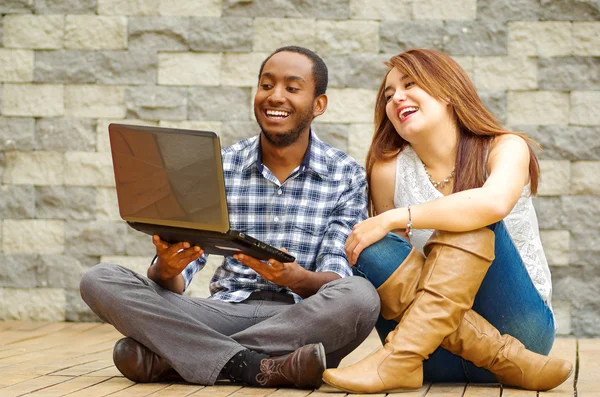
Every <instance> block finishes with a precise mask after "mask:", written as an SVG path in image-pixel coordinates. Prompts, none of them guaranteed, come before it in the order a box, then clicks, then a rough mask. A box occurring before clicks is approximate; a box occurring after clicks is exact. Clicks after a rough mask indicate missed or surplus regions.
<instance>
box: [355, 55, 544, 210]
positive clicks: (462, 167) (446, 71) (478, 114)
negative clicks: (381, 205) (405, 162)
mask: <svg viewBox="0 0 600 397" xmlns="http://www.w3.org/2000/svg"><path fill="white" fill-rule="evenodd" d="M385 64H386V65H387V66H388V67H389V68H390V70H391V69H392V68H396V69H398V70H399V71H400V72H401V73H402V74H403V75H406V76H408V77H409V78H410V79H411V80H412V81H414V82H415V83H416V84H417V85H418V86H419V87H420V88H421V89H423V90H424V91H425V92H427V93H428V94H429V95H431V96H432V97H433V98H436V99H438V100H448V99H449V102H450V104H451V105H452V106H451V109H452V112H453V114H454V121H455V123H456V126H457V127H458V129H459V137H458V147H457V153H456V160H455V161H456V162H455V170H456V171H455V176H454V188H453V192H460V191H463V190H467V189H473V188H478V187H481V186H483V183H484V182H485V161H486V157H487V152H488V150H489V147H490V143H491V141H492V140H493V139H494V137H495V136H496V135H502V134H515V135H519V136H521V137H522V138H524V139H525V141H526V142H527V143H528V145H529V156H530V160H529V177H530V183H531V193H532V194H535V193H536V192H537V188H538V182H539V164H538V160H537V157H536V155H535V153H534V152H533V150H532V146H537V144H536V143H535V142H534V141H533V140H531V139H530V138H528V137H526V136H524V135H522V134H519V133H516V132H512V131H507V130H505V129H503V128H502V127H501V126H500V124H499V122H498V121H497V120H496V118H495V117H494V116H493V115H492V114H491V113H490V112H489V111H488V110H487V109H486V108H485V106H483V104H482V103H481V99H480V98H479V96H478V95H477V91H476V90H475V86H474V85H473V82H472V81H471V79H470V78H469V76H468V75H467V74H466V73H465V71H464V70H463V68H462V67H461V66H460V65H459V64H458V63H456V61H454V60H453V59H452V58H450V57H449V56H448V55H446V54H444V53H442V52H440V51H436V50H428V49H413V50H409V51H406V52H403V53H401V54H398V55H395V56H393V57H392V58H390V60H389V61H388V62H386V63H385ZM386 77H387V75H386ZM385 81H386V79H385V78H384V79H383V82H382V83H381V86H380V87H379V91H378V93H377V102H376V104H375V133H374V134H373V140H372V142H371V146H370V148H369V151H368V153H367V161H366V168H367V180H368V181H369V185H370V184H371V173H372V171H373V165H374V164H375V162H377V161H385V160H390V159H392V158H393V157H395V156H396V155H397V154H398V153H399V152H400V151H402V149H403V148H404V147H405V146H406V145H408V142H407V141H406V140H404V139H403V138H401V137H400V135H399V134H398V133H397V132H396V130H395V129H394V126H393V125H392V123H391V122H390V120H389V119H388V117H387V114H386V111H385V107H386V103H387V102H386V98H385V93H384V91H385ZM369 196H370V194H369ZM369 202H370V207H371V210H372V202H371V198H370V197H369Z"/></svg>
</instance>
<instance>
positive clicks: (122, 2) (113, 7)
mask: <svg viewBox="0 0 600 397" xmlns="http://www.w3.org/2000/svg"><path fill="white" fill-rule="evenodd" d="M96 1H97V2H98V15H159V3H160V0H144V1H139V0H96Z"/></svg>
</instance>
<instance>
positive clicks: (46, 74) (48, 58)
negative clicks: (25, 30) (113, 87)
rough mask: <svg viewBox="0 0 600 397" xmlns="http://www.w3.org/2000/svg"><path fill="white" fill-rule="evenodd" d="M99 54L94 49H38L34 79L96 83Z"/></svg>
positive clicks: (50, 81)
mask: <svg viewBox="0 0 600 397" xmlns="http://www.w3.org/2000/svg"><path fill="white" fill-rule="evenodd" d="M98 61H99V56H98V53H96V52H93V51H64V50H58V51H36V53H35V67H34V75H33V76H34V77H33V78H34V81H36V82H38V83H95V82H96V81H97V78H98V77H97V72H98V70H97V67H98Z"/></svg>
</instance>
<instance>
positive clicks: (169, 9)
mask: <svg viewBox="0 0 600 397" xmlns="http://www.w3.org/2000/svg"><path fill="white" fill-rule="evenodd" d="M158 4H159V5H158V10H159V13H160V15H177V16H182V17H220V16H221V0H194V1H189V0H159V3H158Z"/></svg>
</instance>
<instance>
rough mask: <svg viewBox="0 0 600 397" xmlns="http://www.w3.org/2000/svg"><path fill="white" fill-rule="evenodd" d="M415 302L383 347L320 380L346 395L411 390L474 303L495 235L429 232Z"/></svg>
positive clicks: (486, 231)
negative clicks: (434, 354)
mask: <svg viewBox="0 0 600 397" xmlns="http://www.w3.org/2000/svg"><path fill="white" fill-rule="evenodd" d="M425 253H426V254H427V258H426V260H425V264H424V267H423V272H422V275H421V279H420V280H419V283H418V286H417V292H416V295H415V298H414V301H413V302H412V304H411V305H410V307H409V308H408V309H407V310H406V312H405V313H404V315H403V316H402V318H401V320H400V323H399V324H398V326H397V327H396V329H395V330H394V331H392V332H390V334H389V335H388V336H387V338H386V343H385V345H384V346H383V347H382V348H381V349H378V350H377V351H376V352H374V353H373V354H371V355H370V356H368V357H366V358H364V359H363V360H361V361H359V362H357V363H355V364H353V365H351V366H349V367H345V368H340V369H329V370H327V371H325V373H324V374H323V380H324V381H325V382H326V383H328V384H329V385H331V386H334V387H336V388H338V389H341V390H344V391H347V392H351V393H381V392H392V391H398V390H405V389H416V388H419V387H421V386H422V384H423V360H424V359H426V358H428V357H429V355H430V354H431V353H432V352H433V351H434V350H435V349H436V348H437V347H438V346H439V345H440V344H441V343H442V341H443V340H444V338H446V336H448V335H450V334H452V333H453V332H454V331H456V329H457V328H458V326H459V324H460V323H461V322H462V318H463V316H464V314H465V312H466V311H468V310H469V309H470V308H471V306H472V305H473V300H474V299H475V295H476V294H477V291H478V290H479V287H480V285H481V282H482V281H483V278H484V277H485V274H486V272H487V269H488V268H489V266H490V264H491V262H492V260H493V259H494V233H493V232H492V231H491V230H489V229H488V228H481V229H477V230H474V231H470V232H461V233H456V232H444V231H436V232H434V233H433V235H432V236H431V238H430V239H429V241H428V242H427V244H426V245H425Z"/></svg>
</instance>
